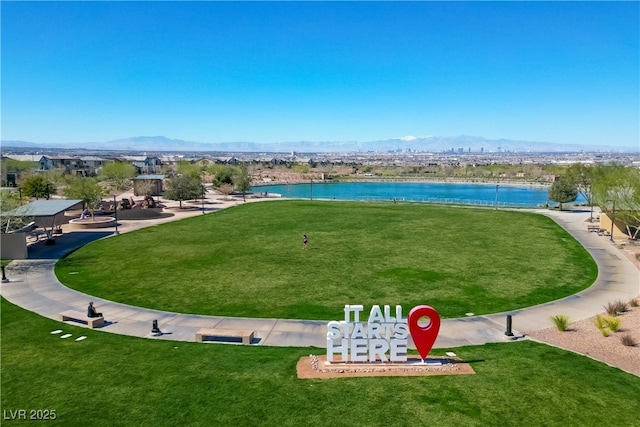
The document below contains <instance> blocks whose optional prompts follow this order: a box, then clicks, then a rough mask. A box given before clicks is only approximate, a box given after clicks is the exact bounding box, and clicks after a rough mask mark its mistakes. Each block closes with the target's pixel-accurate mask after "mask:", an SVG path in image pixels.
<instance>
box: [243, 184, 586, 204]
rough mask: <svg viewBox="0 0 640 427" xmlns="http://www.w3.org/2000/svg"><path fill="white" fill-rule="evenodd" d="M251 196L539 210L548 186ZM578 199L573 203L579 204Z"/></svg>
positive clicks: (317, 187) (309, 190)
mask: <svg viewBox="0 0 640 427" xmlns="http://www.w3.org/2000/svg"><path fill="white" fill-rule="evenodd" d="M252 191H253V192H255V193H264V192H268V193H276V194H280V195H281V196H282V197H286V198H296V199H299V198H301V199H311V198H313V199H335V200H389V201H390V200H394V199H395V200H397V201H410V202H431V203H462V204H472V205H489V206H495V205H496V203H497V205H498V206H526V207H539V206H544V205H545V204H546V203H549V204H550V205H552V206H553V205H555V203H554V202H550V201H549V200H548V198H547V197H548V187H539V186H514V185H496V184H469V183H429V182H419V183H418V182H411V183H409V182H340V183H316V182H314V183H305V184H288V185H264V186H254V187H252ZM583 202H584V199H583V198H582V197H580V196H579V197H578V200H577V201H576V203H583Z"/></svg>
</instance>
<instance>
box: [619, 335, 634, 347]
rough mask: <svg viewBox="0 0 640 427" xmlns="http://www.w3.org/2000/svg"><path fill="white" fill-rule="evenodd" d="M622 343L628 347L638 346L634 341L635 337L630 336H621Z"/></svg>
mask: <svg viewBox="0 0 640 427" xmlns="http://www.w3.org/2000/svg"><path fill="white" fill-rule="evenodd" d="M620 341H621V342H622V345H626V346H627V347H635V345H636V341H635V340H634V339H633V337H632V336H631V335H630V334H625V335H623V336H621V337H620Z"/></svg>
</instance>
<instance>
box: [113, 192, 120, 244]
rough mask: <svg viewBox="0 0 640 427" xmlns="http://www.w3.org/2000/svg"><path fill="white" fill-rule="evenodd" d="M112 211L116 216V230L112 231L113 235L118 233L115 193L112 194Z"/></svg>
mask: <svg viewBox="0 0 640 427" xmlns="http://www.w3.org/2000/svg"><path fill="white" fill-rule="evenodd" d="M113 213H114V214H115V217H116V231H115V232H114V233H113V234H115V235H117V234H120V233H118V203H117V201H116V195H115V194H114V195H113Z"/></svg>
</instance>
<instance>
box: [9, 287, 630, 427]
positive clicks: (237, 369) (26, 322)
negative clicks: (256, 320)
mask: <svg viewBox="0 0 640 427" xmlns="http://www.w3.org/2000/svg"><path fill="white" fill-rule="evenodd" d="M0 308H1V309H2V311H1V316H0V319H1V323H2V346H1V351H0V356H1V368H2V372H1V384H0V385H1V390H2V393H1V405H2V409H3V414H4V416H5V417H6V416H9V414H10V412H8V411H15V410H18V409H26V410H27V411H29V410H38V409H42V410H55V413H56V417H57V419H56V420H55V421H53V422H52V421H42V422H41V423H39V424H38V425H40V424H41V425H61V426H72V427H73V426H85V425H91V426H154V427H155V426H229V425H233V426H254V425H255V426H258V425H265V426H296V427H297V426H316V425H317V426H329V425H334V426H342V425H353V426H383V425H384V426H410V425H418V424H420V425H433V426H439V427H446V426H455V427H459V426H465V427H467V426H483V427H486V426H527V427H532V426H569V427H570V426H580V427H584V426H631V425H634V423H635V425H638V419H637V414H638V413H640V400H638V396H639V395H640V378H638V377H636V376H633V375H630V374H626V373H624V372H622V371H620V370H618V369H615V368H611V367H609V366H606V365H605V364H602V363H600V362H596V361H594V360H592V359H589V358H586V357H582V356H578V355H576V354H573V353H569V352H565V351H562V350H559V349H557V348H554V347H549V346H546V345H542V344H537V343H534V342H529V341H523V342H516V343H504V344H488V345H484V346H475V347H461V348H456V349H453V350H454V351H455V352H456V353H457V354H458V355H459V356H460V357H461V358H463V359H465V360H469V361H473V362H472V366H473V368H474V370H475V371H476V374H475V375H465V376H437V377H395V378H393V377H377V378H351V379H348V378H345V379H333V380H299V379H297V377H296V372H295V365H296V363H297V361H298V360H299V358H300V357H303V356H307V355H309V354H311V353H313V354H322V353H324V350H322V349H315V348H277V347H262V346H255V347H248V346H236V345H225V344H199V343H191V342H170V341H156V340H151V339H141V338H132V337H127V336H120V335H115V334H109V333H106V332H100V331H94V330H89V329H85V328H81V327H75V326H71V325H66V324H62V323H60V322H56V321H53V320H50V319H46V318H43V317H40V316H38V315H36V314H33V313H30V312H27V311H25V310H23V309H21V308H18V307H16V306H14V305H12V304H10V303H8V302H7V301H6V300H4V299H2V300H1V306H0ZM55 329H63V330H64V332H68V333H72V334H73V337H71V338H68V339H61V338H60V336H59V335H51V334H50V332H51V331H53V330H55ZM80 335H85V336H87V337H88V338H87V339H86V340H84V341H81V342H76V341H74V339H75V338H76V337H78V336H80ZM445 351H447V350H445V349H438V350H436V351H434V352H433V353H434V354H435V355H443V354H444V352H445ZM28 413H29V412H28ZM28 423H29V425H34V422H33V421H28ZM5 424H6V425H7V426H9V425H22V424H24V423H23V422H20V421H15V420H11V421H8V420H6V419H5V420H4V421H3V425H5Z"/></svg>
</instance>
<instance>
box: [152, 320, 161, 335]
mask: <svg viewBox="0 0 640 427" xmlns="http://www.w3.org/2000/svg"><path fill="white" fill-rule="evenodd" d="M151 333H153V334H160V333H161V332H160V328H158V321H157V320H154V321H153V326H152V327H151Z"/></svg>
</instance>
